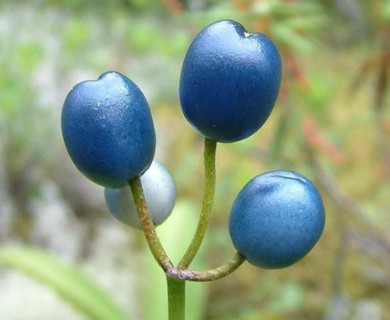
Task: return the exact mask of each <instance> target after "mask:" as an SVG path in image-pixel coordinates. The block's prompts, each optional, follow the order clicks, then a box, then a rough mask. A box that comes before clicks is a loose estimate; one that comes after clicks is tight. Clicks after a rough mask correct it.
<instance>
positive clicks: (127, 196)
mask: <svg viewBox="0 0 390 320" xmlns="http://www.w3.org/2000/svg"><path fill="white" fill-rule="evenodd" d="M141 183H142V188H143V190H144V194H145V200H146V203H147V206H148V209H149V214H150V216H151V218H152V220H153V223H154V225H156V226H158V225H160V224H162V223H163V222H164V221H165V220H166V219H167V218H168V217H169V215H170V214H171V212H172V209H173V206H174V204H175V198H176V187H175V182H174V181H173V179H172V177H171V175H170V174H169V172H168V171H167V170H166V169H165V168H164V167H163V166H162V165H161V164H159V163H157V162H155V161H153V162H152V165H151V166H150V168H149V169H148V170H147V171H146V172H145V173H144V174H143V175H142V176H141ZM104 196H105V199H106V203H107V206H108V209H109V210H110V213H111V214H112V215H113V216H114V217H115V218H117V219H118V220H119V221H121V222H122V223H124V224H127V225H130V226H132V227H134V228H137V229H141V228H142V227H141V224H140V221H139V218H138V213H137V209H136V206H135V203H134V200H133V196H132V194H131V191H130V187H129V186H124V187H123V188H120V189H109V188H105V189H104Z"/></svg>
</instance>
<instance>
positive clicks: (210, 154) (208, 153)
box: [177, 138, 217, 269]
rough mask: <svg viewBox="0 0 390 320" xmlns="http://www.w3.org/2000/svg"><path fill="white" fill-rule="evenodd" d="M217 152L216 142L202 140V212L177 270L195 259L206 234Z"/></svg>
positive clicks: (185, 266)
mask: <svg viewBox="0 0 390 320" xmlns="http://www.w3.org/2000/svg"><path fill="white" fill-rule="evenodd" d="M216 150H217V142H216V141H213V140H210V139H208V138H205V140H204V152H203V163H204V170H205V185H204V192H203V202H202V210H201V213H200V217H199V222H198V226H197V228H196V231H195V234H194V237H193V239H192V241H191V243H190V245H189V246H188V249H187V251H186V252H185V254H184V256H183V258H182V259H181V260H180V262H179V264H178V266H177V267H178V269H186V268H188V266H189V265H190V264H191V262H192V260H193V259H194V258H195V256H196V254H197V252H198V250H199V248H200V246H201V244H202V242H203V239H204V236H205V234H206V230H207V227H208V225H209V221H210V216H211V212H212V209H213V203H214V194H215V179H216V170H215V153H216Z"/></svg>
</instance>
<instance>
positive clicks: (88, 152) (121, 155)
mask: <svg viewBox="0 0 390 320" xmlns="http://www.w3.org/2000/svg"><path fill="white" fill-rule="evenodd" d="M61 122H62V135H63V138H64V142H65V145H66V148H67V150H68V153H69V155H70V157H71V158H72V161H73V162H74V164H75V165H76V167H77V168H78V169H79V170H80V171H81V172H82V173H83V174H84V175H85V176H86V177H88V178H89V179H90V180H92V181H94V182H95V183H97V184H99V185H102V186H105V187H110V188H120V187H122V186H124V185H126V184H127V181H128V180H130V179H132V178H134V177H136V176H138V175H140V174H142V173H143V172H144V171H145V170H146V169H147V168H148V167H149V166H150V164H151V163H152V161H153V157H154V152H155V147H156V136H155V131H154V125H153V120H152V115H151V113H150V109H149V105H148V103H147V101H146V99H145V96H144V95H143V93H142V92H141V90H140V89H139V88H138V87H137V85H136V84H135V83H134V82H132V81H131V80H130V79H128V78H127V77H125V76H124V75H122V74H120V73H117V72H106V73H104V74H102V75H101V76H100V77H99V79H98V80H89V81H84V82H81V83H79V84H77V85H76V86H75V87H74V88H73V89H72V90H71V91H70V92H69V94H68V95H67V97H66V99H65V102H64V105H63V109H62V118H61Z"/></svg>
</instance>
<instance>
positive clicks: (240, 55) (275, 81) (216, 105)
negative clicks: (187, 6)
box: [180, 20, 282, 142]
mask: <svg viewBox="0 0 390 320" xmlns="http://www.w3.org/2000/svg"><path fill="white" fill-rule="evenodd" d="M281 70H282V67H281V59H280V56H279V52H278V50H277V48H276V47H275V45H274V43H273V42H272V41H271V40H270V39H269V38H268V37H267V36H265V35H263V34H260V33H250V32H248V31H246V30H245V29H244V27H243V26H242V25H241V24H239V23H238V22H235V21H232V20H223V21H219V22H215V23H213V24H211V25H209V26H208V27H206V28H205V29H203V31H201V32H200V34H199V35H198V36H197V37H196V38H195V39H194V41H193V42H192V44H191V46H190V48H189V49H188V52H187V54H186V56H185V59H184V62H183V67H182V71H181V78H180V102H181V106H182V109H183V113H184V115H185V117H186V118H187V120H188V121H189V122H190V123H191V124H192V125H193V126H194V127H195V128H196V129H197V130H198V131H199V132H200V133H201V134H202V135H204V136H205V137H207V138H209V139H211V140H215V141H219V142H234V141H239V140H242V139H244V138H246V137H249V136H250V135H252V134H253V133H255V132H256V131H257V130H258V129H259V128H260V127H261V126H262V125H263V124H264V123H265V121H266V120H267V119H268V117H269V115H270V113H271V111H272V109H273V106H274V104H275V101H276V98H277V95H278V92H279V87H280V81H281Z"/></svg>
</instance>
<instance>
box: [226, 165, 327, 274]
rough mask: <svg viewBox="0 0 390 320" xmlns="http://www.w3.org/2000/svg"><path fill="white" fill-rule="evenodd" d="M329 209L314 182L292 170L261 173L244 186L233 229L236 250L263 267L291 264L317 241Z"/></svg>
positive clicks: (232, 217) (235, 207) (233, 216)
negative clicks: (326, 208)
mask: <svg viewBox="0 0 390 320" xmlns="http://www.w3.org/2000/svg"><path fill="white" fill-rule="evenodd" d="M324 225H325V210H324V205H323V202H322V199H321V196H320V194H319V192H318V191H317V189H316V188H315V186H314V185H313V184H312V183H311V182H310V181H309V180H308V179H307V178H306V177H304V176H302V175H300V174H298V173H295V172H291V171H273V172H268V173H264V174H261V175H259V176H257V177H255V178H253V179H252V180H251V181H249V182H248V184H247V185H246V186H245V187H244V188H243V189H242V190H241V191H240V193H239V194H238V195H237V198H236V199H235V201H234V204H233V206H232V209H231V214H230V222H229V231H230V236H231V238H232V241H233V245H234V247H235V248H236V250H237V251H238V252H239V253H241V254H242V255H243V256H244V257H245V258H246V259H247V260H248V262H249V263H251V264H252V265H255V266H257V267H261V268H269V269H273V268H283V267H287V266H289V265H291V264H293V263H295V262H297V261H298V260H299V259H301V258H302V257H304V256H305V255H306V254H307V253H308V252H309V251H310V250H311V249H312V248H313V246H314V245H315V244H316V243H317V241H318V240H319V238H320V236H321V234H322V231H323V229H324Z"/></svg>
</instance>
